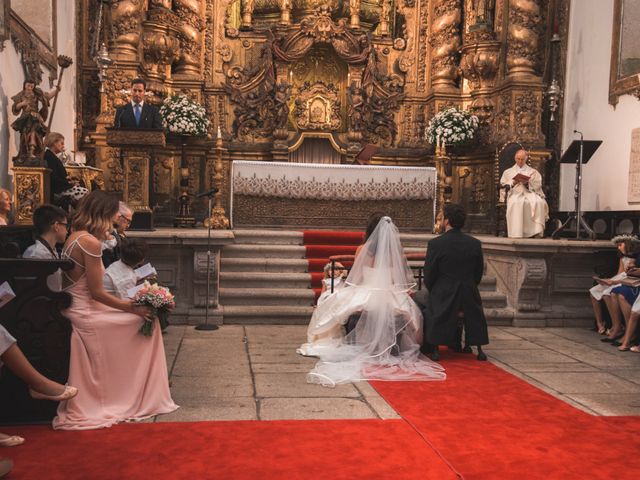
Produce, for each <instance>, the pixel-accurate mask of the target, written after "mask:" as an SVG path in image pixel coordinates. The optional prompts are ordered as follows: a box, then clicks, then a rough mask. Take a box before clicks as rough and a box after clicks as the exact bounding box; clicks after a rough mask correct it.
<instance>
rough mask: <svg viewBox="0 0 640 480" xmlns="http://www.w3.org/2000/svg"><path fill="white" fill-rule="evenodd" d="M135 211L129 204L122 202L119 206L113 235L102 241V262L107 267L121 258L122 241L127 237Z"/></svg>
mask: <svg viewBox="0 0 640 480" xmlns="http://www.w3.org/2000/svg"><path fill="white" fill-rule="evenodd" d="M132 220H133V212H132V211H131V209H130V208H129V206H128V205H127V204H126V203H124V202H120V203H119V206H118V216H117V217H116V221H115V222H114V224H113V226H114V227H115V229H114V230H113V231H112V232H111V237H110V238H107V239H106V240H105V241H103V242H102V263H103V264H104V266H105V268H106V267H108V266H109V265H111V264H112V263H113V262H115V261H117V260H120V242H121V241H122V239H123V238H125V237H126V233H125V232H126V231H127V229H128V228H129V227H130V226H131V222H132Z"/></svg>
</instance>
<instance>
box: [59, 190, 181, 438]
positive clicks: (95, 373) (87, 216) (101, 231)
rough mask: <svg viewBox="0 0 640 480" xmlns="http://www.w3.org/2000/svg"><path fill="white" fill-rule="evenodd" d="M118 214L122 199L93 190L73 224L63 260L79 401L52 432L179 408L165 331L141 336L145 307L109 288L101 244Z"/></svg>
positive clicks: (68, 405) (64, 410) (66, 406)
mask: <svg viewBox="0 0 640 480" xmlns="http://www.w3.org/2000/svg"><path fill="white" fill-rule="evenodd" d="M117 215H118V200H117V199H116V198H114V197H112V196H110V195H108V194H106V193H104V192H102V191H99V190H96V191H94V192H91V193H90V194H89V195H87V196H86V197H84V198H83V199H82V200H81V201H80V203H79V205H78V208H77V210H76V211H75V214H74V216H73V218H72V221H71V229H72V232H71V235H70V236H69V238H68V239H67V242H66V243H65V246H64V249H63V252H62V255H63V257H65V258H68V259H70V260H71V261H72V262H73V263H74V267H73V268H72V269H71V270H70V271H69V272H65V279H64V281H63V283H64V287H65V290H66V291H68V292H69V293H70V294H71V296H72V298H73V301H72V304H71V307H70V308H69V309H68V310H66V311H65V315H66V316H67V317H68V318H69V319H70V320H71V325H72V327H73V330H72V334H71V359H70V364H69V383H71V384H72V385H75V386H77V387H78V390H79V393H78V396H76V397H75V398H73V399H71V400H69V401H67V402H63V403H61V404H60V406H59V407H58V416H57V417H56V418H54V420H53V427H54V428H55V429H63V430H86V429H92V428H103V427H109V426H111V425H114V424H116V423H119V422H125V421H134V420H142V419H144V418H148V417H152V416H155V415H158V414H161V413H169V412H172V411H173V410H175V409H176V408H178V407H177V406H176V404H175V403H173V400H172V399H171V393H170V392H169V380H168V375H167V364H166V360H165V354H164V346H163V343H162V336H161V333H160V328H155V329H154V332H153V335H152V336H151V337H146V336H144V335H142V334H141V333H139V330H140V326H141V325H142V322H143V317H145V316H148V315H149V313H150V312H149V309H148V308H147V307H142V306H137V305H134V303H133V302H132V301H131V300H126V299H120V298H118V297H116V296H114V295H111V294H109V293H107V292H106V291H105V290H104V287H103V283H102V279H103V275H104V267H103V266H102V248H101V242H102V241H103V240H105V239H106V238H107V235H108V234H109V233H108V232H109V231H110V230H111V229H112V225H113V222H114V221H115V219H116V217H117Z"/></svg>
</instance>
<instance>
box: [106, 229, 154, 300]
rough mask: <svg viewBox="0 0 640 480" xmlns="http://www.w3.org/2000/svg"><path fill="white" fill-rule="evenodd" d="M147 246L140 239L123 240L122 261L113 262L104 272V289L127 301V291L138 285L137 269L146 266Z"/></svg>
mask: <svg viewBox="0 0 640 480" xmlns="http://www.w3.org/2000/svg"><path fill="white" fill-rule="evenodd" d="M147 251H148V248H147V244H146V243H145V241H144V240H142V239H139V238H123V239H122V242H121V244H120V260H118V261H116V262H113V263H112V264H111V265H109V267H108V268H107V269H106V270H105V272H104V278H103V279H102V283H103V285H104V289H105V290H106V291H107V292H108V293H111V294H112V295H116V296H118V297H120V298H122V299H127V298H128V296H127V291H128V290H130V289H131V288H133V287H135V286H136V284H137V283H138V276H137V275H136V272H135V269H136V268H138V267H140V266H142V265H143V264H144V259H145V257H146V256H147Z"/></svg>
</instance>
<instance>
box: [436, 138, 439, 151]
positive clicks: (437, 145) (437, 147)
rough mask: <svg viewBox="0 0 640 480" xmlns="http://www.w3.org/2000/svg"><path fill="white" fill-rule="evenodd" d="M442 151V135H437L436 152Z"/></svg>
mask: <svg viewBox="0 0 640 480" xmlns="http://www.w3.org/2000/svg"><path fill="white" fill-rule="evenodd" d="M438 150H440V135H436V152H437V151H438Z"/></svg>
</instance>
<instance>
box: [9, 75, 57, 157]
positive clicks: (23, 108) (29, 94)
mask: <svg viewBox="0 0 640 480" xmlns="http://www.w3.org/2000/svg"><path fill="white" fill-rule="evenodd" d="M59 90H60V87H57V88H56V89H55V90H52V91H51V92H48V93H45V92H43V91H42V90H40V88H38V87H36V84H35V82H34V81H33V80H30V79H27V80H25V81H24V83H23V84H22V91H21V92H20V93H18V94H17V95H14V96H13V97H12V98H11V101H12V102H13V105H12V106H11V111H12V112H13V114H14V115H18V118H16V119H15V121H14V122H13V123H12V124H11V128H13V129H14V130H15V131H16V132H20V150H19V151H18V155H17V157H16V158H22V159H33V158H35V157H39V156H40V155H42V152H43V143H42V139H43V137H44V135H45V134H46V133H47V127H46V125H45V122H46V119H47V116H48V114H49V100H50V99H51V98H53V97H54V96H55V95H56V93H57V92H58V91H59Z"/></svg>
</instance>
